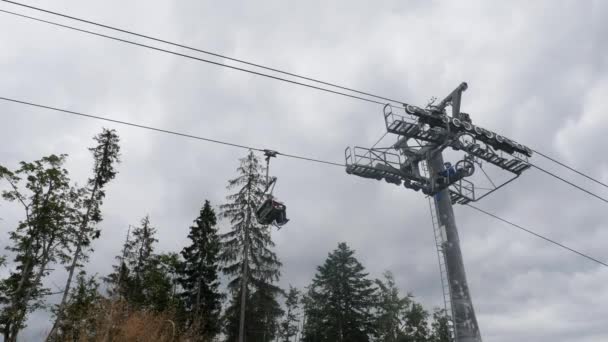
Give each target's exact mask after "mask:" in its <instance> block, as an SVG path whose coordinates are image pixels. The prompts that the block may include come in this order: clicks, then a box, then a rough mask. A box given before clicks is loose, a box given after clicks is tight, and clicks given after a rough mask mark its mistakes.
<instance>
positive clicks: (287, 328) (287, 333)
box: [280, 285, 300, 342]
mask: <svg viewBox="0 0 608 342" xmlns="http://www.w3.org/2000/svg"><path fill="white" fill-rule="evenodd" d="M285 308H286V310H287V311H286V312H285V317H284V318H283V321H282V322H281V325H280V327H281V334H280V337H281V341H282V342H292V341H293V337H294V336H296V334H297V333H298V323H299V322H300V318H299V315H298V309H299V308H300V291H298V289H297V288H295V287H292V286H291V285H290V286H289V292H288V293H287V299H286V300H285Z"/></svg>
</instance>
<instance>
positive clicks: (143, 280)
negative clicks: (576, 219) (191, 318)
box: [105, 216, 181, 311]
mask: <svg viewBox="0 0 608 342" xmlns="http://www.w3.org/2000/svg"><path fill="white" fill-rule="evenodd" d="M157 241H158V240H157V239H156V228H154V227H152V225H151V224H150V218H149V217H148V216H146V217H144V218H143V219H142V220H141V223H140V225H139V226H137V227H134V228H133V231H132V239H130V240H127V241H126V242H125V244H124V246H123V248H124V249H123V252H124V253H123V256H121V257H119V258H117V259H119V261H120V262H119V264H118V265H115V266H114V272H113V273H111V274H110V275H108V276H107V277H106V278H105V281H106V282H108V283H110V284H112V285H114V289H113V290H112V292H111V294H117V295H120V296H121V297H122V298H123V299H124V300H125V301H126V302H127V303H128V305H129V306H130V307H131V308H133V309H137V310H154V311H163V310H168V309H179V308H180V307H181V302H180V300H179V299H178V298H177V278H178V274H179V272H180V267H181V260H180V259H179V256H178V254H177V253H167V254H155V253H154V245H155V244H156V242H157Z"/></svg>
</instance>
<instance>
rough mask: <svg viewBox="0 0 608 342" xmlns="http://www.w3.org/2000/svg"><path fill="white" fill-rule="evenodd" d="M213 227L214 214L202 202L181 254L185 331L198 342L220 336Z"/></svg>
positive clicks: (216, 258)
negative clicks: (188, 331) (187, 241)
mask: <svg viewBox="0 0 608 342" xmlns="http://www.w3.org/2000/svg"><path fill="white" fill-rule="evenodd" d="M216 224H217V218H216V216H215V212H214V210H213V208H212V207H211V204H210V203H209V201H205V204H204V205H203V208H201V210H200V213H199V216H198V218H197V219H196V220H195V221H194V225H193V226H191V227H190V233H189V234H188V239H190V244H189V245H188V246H186V247H184V249H182V252H181V255H182V257H183V259H184V261H183V263H182V268H181V271H180V275H179V284H180V285H181V287H182V291H183V292H182V293H181V297H182V299H183V302H184V306H185V307H184V308H185V313H186V315H187V320H186V322H185V323H186V329H189V330H190V331H193V332H195V333H196V338H197V340H200V341H208V340H211V339H213V338H214V337H215V336H216V335H217V334H218V333H219V332H220V321H219V318H220V317H219V316H220V313H221V299H222V295H221V294H220V292H219V289H218V287H219V285H220V281H219V275H218V272H219V259H218V258H219V251H220V249H219V248H220V241H219V237H218V233H217V228H216Z"/></svg>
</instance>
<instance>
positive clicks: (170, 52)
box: [0, 0, 403, 106]
mask: <svg viewBox="0 0 608 342" xmlns="http://www.w3.org/2000/svg"><path fill="white" fill-rule="evenodd" d="M1 1H6V0H1ZM0 12H2V13H6V14H10V15H14V16H18V17H21V18H25V19H29V20H33V21H37V22H41V23H45V24H49V25H53V26H57V27H62V28H66V29H69V30H73V31H78V32H82V33H86V34H90V35H94V36H98V37H102V38H106V39H110V40H114V41H118V42H121V43H126V44H130V45H135V46H139V47H143V48H147V49H151V50H155V51H159V52H164V53H168V54H171V55H175V56H179V57H184V58H189V59H193V60H196V61H199V62H205V63H209V64H213V65H217V66H221V67H224V68H228V69H232V70H237V71H242V72H246V73H249V74H253V75H257V76H262V77H266V78H270V79H273V80H276V81H282V82H286V83H291V84H295V85H299V86H303V87H307V88H311V89H316V90H320V91H324V92H328V93H332V94H335V95H341V96H345V97H350V98H353V99H357V100H361V101H366V102H370V103H375V104H379V105H383V106H384V105H385V104H386V103H385V102H381V101H376V100H372V99H368V98H365V97H362V96H357V95H352V94H347V93H344V92H340V91H336V90H331V89H327V88H323V87H319V86H315V85H312V84H307V83H302V82H298V81H294V80H290V79H287V78H283V77H278V76H273V75H269V74H265V73H262V72H258V71H254V70H250V69H245V68H239V67H236V66H232V65H227V64H223V63H220V62H215V61H212V60H209V59H205V58H200V57H196V56H192V55H187V54H183V53H179V52H174V51H171V50H167V49H162V48H159V47H155V46H151V45H146V44H142V43H137V42H135V41H132V40H128V39H123V38H118V37H114V36H110V35H106V34H102V33H98V32H93V31H89V30H85V29H81V28H77V27H74V26H69V25H64V24H60V23H57V22H53V21H49V20H44V19H40V18H35V17H31V16H28V15H24V14H20V13H16V12H11V11H6V10H0ZM302 78H304V77H302ZM338 88H345V89H349V88H346V87H338ZM349 90H350V89H349ZM355 92H357V93H359V92H358V91H355ZM375 97H379V96H375ZM398 103H399V104H401V105H403V103H401V102H398Z"/></svg>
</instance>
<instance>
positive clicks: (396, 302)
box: [376, 271, 412, 342]
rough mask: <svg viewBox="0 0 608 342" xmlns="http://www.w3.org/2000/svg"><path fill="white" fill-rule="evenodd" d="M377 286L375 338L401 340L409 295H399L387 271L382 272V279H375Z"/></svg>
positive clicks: (391, 275) (394, 341)
mask: <svg viewBox="0 0 608 342" xmlns="http://www.w3.org/2000/svg"><path fill="white" fill-rule="evenodd" d="M376 286H377V287H378V297H377V300H378V302H377V307H376V329H377V340H378V341H383V342H398V341H403V338H404V333H403V330H402V327H403V316H404V314H405V313H406V312H407V309H408V307H409V306H410V305H411V303H412V300H411V297H410V296H409V295H408V296H405V297H401V296H400V294H399V289H398V288H397V285H396V284H395V278H394V277H393V274H392V273H391V272H389V271H387V272H385V273H384V281H382V280H380V279H376Z"/></svg>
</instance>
